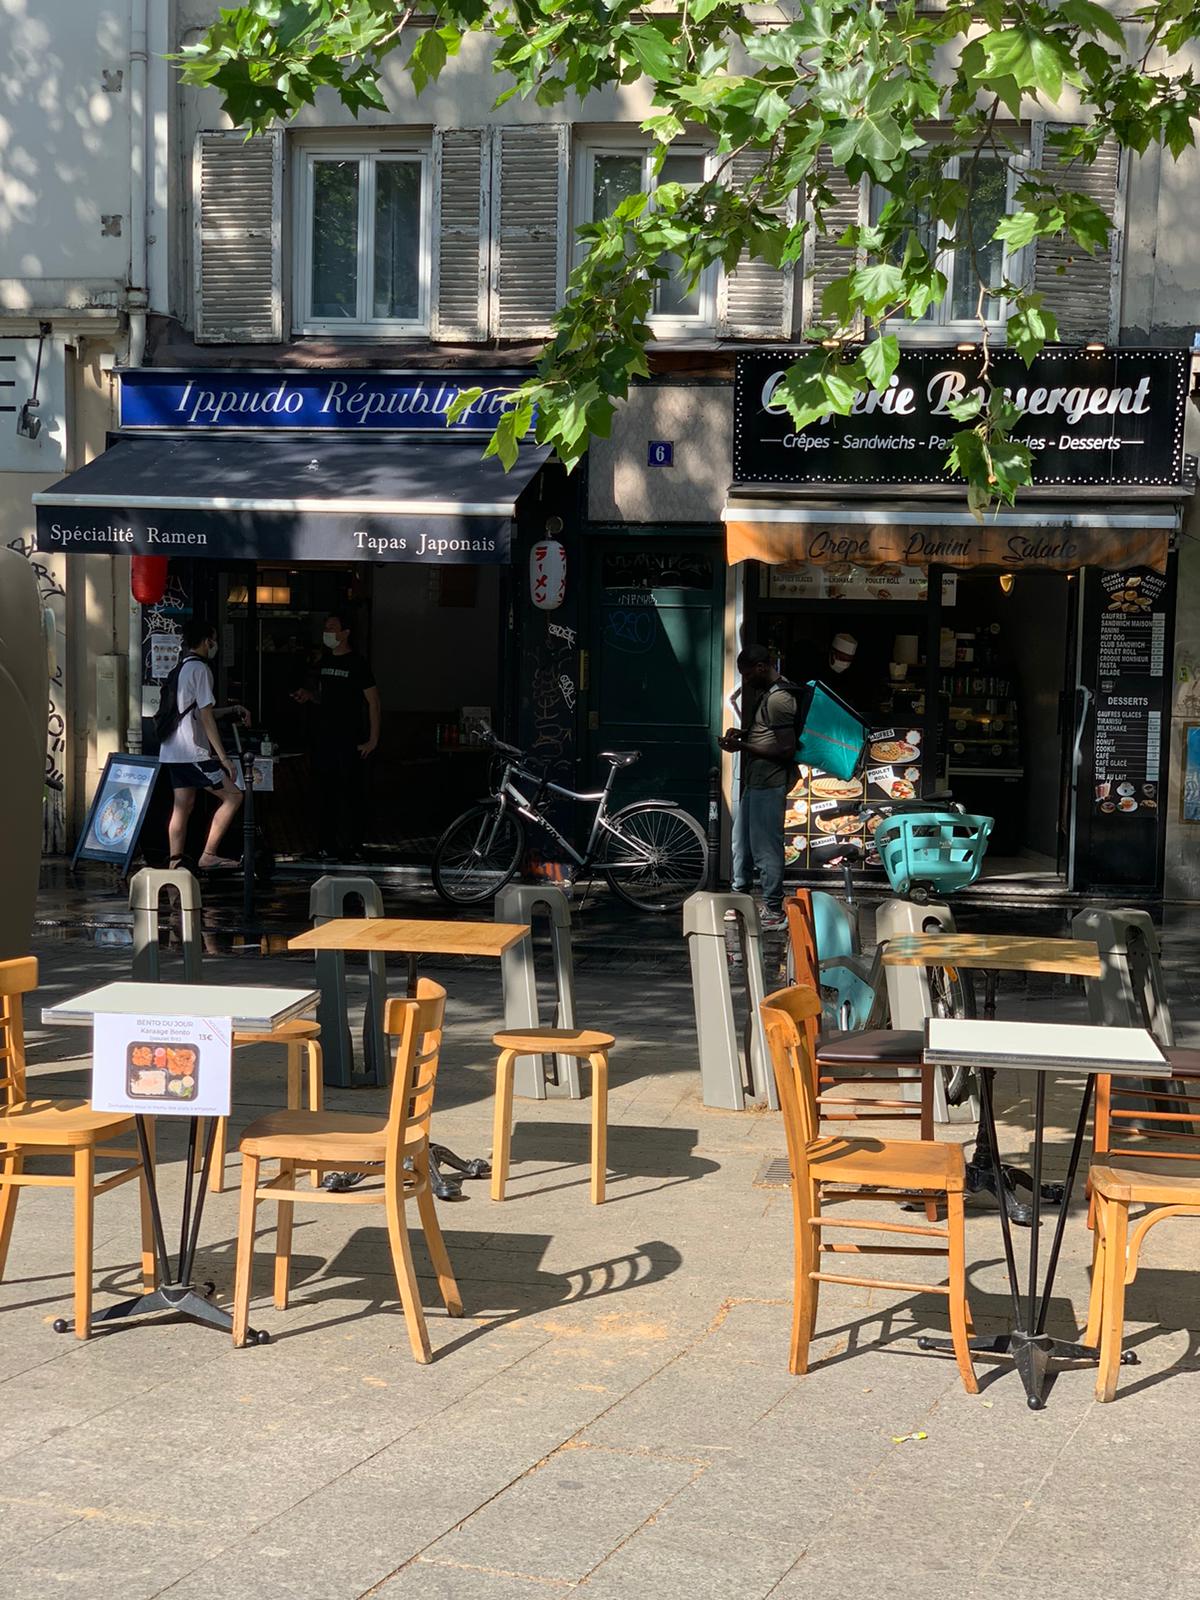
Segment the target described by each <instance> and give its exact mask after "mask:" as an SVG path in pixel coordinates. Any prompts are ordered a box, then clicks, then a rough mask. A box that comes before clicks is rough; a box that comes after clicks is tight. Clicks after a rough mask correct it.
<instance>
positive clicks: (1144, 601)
mask: <svg viewBox="0 0 1200 1600" xmlns="http://www.w3.org/2000/svg"><path fill="white" fill-rule="evenodd" d="M1099 587H1100V611H1099V616H1098V618H1097V624H1096V627H1097V653H1096V667H1097V679H1096V691H1095V692H1096V736H1095V745H1094V751H1093V760H1094V775H1093V778H1094V781H1093V788H1092V804H1093V806H1094V807H1095V808H1096V809H1097V810H1098V811H1099V812H1100V814H1101V815H1102V816H1112V817H1123V818H1130V819H1132V818H1135V817H1139V818H1141V819H1142V820H1143V821H1145V820H1147V819H1150V818H1154V817H1155V815H1156V813H1157V811H1158V796H1159V780H1160V768H1161V765H1162V719H1163V695H1164V684H1165V679H1164V670H1165V650H1166V630H1167V616H1166V606H1165V596H1166V590H1167V580H1166V579H1165V578H1164V577H1163V576H1161V574H1159V573H1157V572H1151V571H1143V572H1132V573H1124V572H1103V573H1101V574H1100V585H1099Z"/></svg>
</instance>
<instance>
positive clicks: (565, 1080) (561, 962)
mask: <svg viewBox="0 0 1200 1600" xmlns="http://www.w3.org/2000/svg"><path fill="white" fill-rule="evenodd" d="M538 911H545V912H546V914H547V915H548V916H549V918H550V948H551V951H552V953H553V958H554V994H555V1008H554V1022H553V1026H554V1027H556V1028H573V1027H575V1026H576V1023H575V960H574V956H573V954H572V950H571V907H570V903H569V901H568V900H567V897H566V895H565V894H564V893H563V891H562V890H561V889H556V888H554V887H553V886H552V885H550V884H531V883H520V884H513V885H512V886H511V887H509V888H507V889H502V890H501V892H500V893H499V894H498V895H497V896H496V921H497V922H527V923H529V924H530V927H531V929H532V924H533V919H534V915H535V913H537V912H538ZM500 978H501V982H502V984H503V986H504V1026H505V1027H506V1028H510V1029H515V1028H537V1027H540V1026H541V1023H540V1014H539V1010H538V993H537V967H536V964H535V962H534V955H533V934H532V931H531V932H530V935H529V937H528V938H526V939H522V940H521V942H520V943H519V944H515V945H513V947H512V949H511V950H506V951H505V952H504V954H503V955H502V956H501V957H500ZM548 1061H553V1067H552V1069H551V1070H550V1071H547V1062H548ZM513 1088H514V1092H515V1093H516V1094H519V1095H525V1096H527V1097H528V1098H530V1099H533V1100H545V1099H547V1098H548V1097H550V1098H562V1099H570V1100H580V1099H582V1098H583V1090H582V1087H581V1085H580V1079H579V1062H578V1061H577V1060H576V1058H575V1057H574V1056H563V1055H555V1056H553V1057H551V1056H521V1057H520V1058H519V1059H518V1061H517V1065H516V1073H515V1077H514V1082H513Z"/></svg>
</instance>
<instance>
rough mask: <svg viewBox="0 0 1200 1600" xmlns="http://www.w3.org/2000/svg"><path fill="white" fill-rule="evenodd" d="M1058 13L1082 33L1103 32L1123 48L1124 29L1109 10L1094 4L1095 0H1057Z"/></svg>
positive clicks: (1107, 37)
mask: <svg viewBox="0 0 1200 1600" xmlns="http://www.w3.org/2000/svg"><path fill="white" fill-rule="evenodd" d="M1058 14H1059V16H1061V17H1066V19H1067V21H1068V22H1073V23H1074V24H1075V26H1076V27H1077V28H1082V30H1083V31H1084V33H1094V34H1103V35H1104V37H1105V38H1106V39H1111V40H1112V42H1113V43H1114V44H1115V45H1120V47H1121V49H1122V50H1124V48H1125V31H1124V29H1123V28H1122V27H1121V24H1120V23H1119V22H1118V21H1117V19H1116V17H1114V16H1113V15H1112V14H1111V12H1108V11H1106V10H1105V9H1104V7H1103V6H1098V5H1096V4H1095V0H1058Z"/></svg>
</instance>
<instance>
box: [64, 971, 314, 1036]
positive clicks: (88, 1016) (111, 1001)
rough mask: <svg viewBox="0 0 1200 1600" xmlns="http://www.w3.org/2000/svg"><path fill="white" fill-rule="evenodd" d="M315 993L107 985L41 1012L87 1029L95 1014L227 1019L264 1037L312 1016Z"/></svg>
mask: <svg viewBox="0 0 1200 1600" xmlns="http://www.w3.org/2000/svg"><path fill="white" fill-rule="evenodd" d="M319 998H320V996H319V995H318V994H317V991H316V990H315V989H263V988H255V987H252V986H250V985H246V984H220V983H106V984H105V985H104V987H103V988H101V989H89V990H88V992H87V993H86V994H80V995H76V996H75V997H74V999H72V1000H60V1001H59V1003H58V1005H56V1006H48V1007H47V1008H46V1009H45V1010H44V1011H43V1012H42V1021H43V1022H66V1023H73V1024H79V1025H81V1026H82V1025H86V1024H88V1023H90V1022H91V1020H92V1018H93V1017H94V1016H95V1015H96V1013H97V1012H98V1011H103V1012H108V1013H115V1014H117V1015H119V1016H139V1017H232V1018H233V1025H234V1027H235V1028H237V1029H240V1030H241V1031H242V1032H244V1033H256V1032H257V1033H269V1032H270V1030H271V1029H272V1028H275V1027H277V1026H278V1025H279V1024H280V1023H281V1022H287V1021H288V1020H289V1018H291V1017H298V1016H301V1015H302V1014H303V1013H304V1012H306V1011H315V1010H316V1006H317V1001H318V999H319Z"/></svg>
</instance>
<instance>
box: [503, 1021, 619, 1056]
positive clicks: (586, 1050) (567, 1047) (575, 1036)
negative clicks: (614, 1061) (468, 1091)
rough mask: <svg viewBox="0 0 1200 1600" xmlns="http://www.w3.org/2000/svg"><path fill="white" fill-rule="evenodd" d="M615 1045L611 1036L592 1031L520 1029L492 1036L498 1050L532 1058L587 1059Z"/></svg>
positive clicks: (593, 1029)
mask: <svg viewBox="0 0 1200 1600" xmlns="http://www.w3.org/2000/svg"><path fill="white" fill-rule="evenodd" d="M616 1042H617V1041H616V1039H615V1038H614V1037H613V1035H612V1034H611V1033H600V1032H599V1031H598V1030H597V1029H595V1028H522V1029H521V1030H520V1031H519V1032H513V1033H494V1034H493V1035H492V1043H493V1044H494V1045H495V1046H496V1048H497V1049H498V1050H520V1051H522V1052H526V1051H527V1052H529V1053H530V1054H533V1055H551V1054H553V1055H556V1056H580V1057H586V1056H590V1055H595V1053H596V1052H597V1051H598V1050H611V1049H612V1047H613V1045H614V1044H616Z"/></svg>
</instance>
